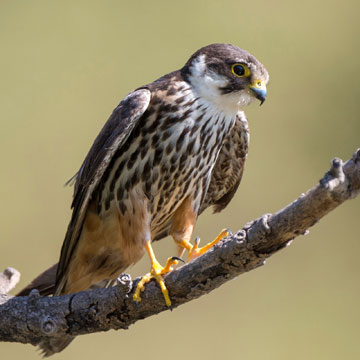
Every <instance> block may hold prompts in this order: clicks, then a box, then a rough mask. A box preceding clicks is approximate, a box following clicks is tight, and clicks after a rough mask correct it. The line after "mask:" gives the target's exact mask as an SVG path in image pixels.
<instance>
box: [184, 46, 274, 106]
mask: <svg viewBox="0 0 360 360" xmlns="http://www.w3.org/2000/svg"><path fill="white" fill-rule="evenodd" d="M181 72H182V74H183V76H184V77H185V79H186V80H187V81H188V82H190V83H191V85H192V87H193V88H194V90H195V92H196V93H197V94H198V96H200V97H202V98H203V99H205V100H206V101H208V102H210V103H213V104H214V105H215V106H216V107H217V108H219V110H223V111H230V112H237V111H238V110H239V109H242V108H243V107H244V106H245V105H248V104H249V103H251V102H252V101H253V100H254V99H258V100H259V101H260V104H262V103H263V102H264V101H265V99H266V84H267V82H268V80H269V75H268V72H267V71H266V69H265V67H264V65H262V64H261V63H260V62H259V61H258V60H257V59H256V58H255V57H254V56H252V55H251V54H249V53H248V52H247V51H245V50H242V49H240V48H238V47H236V46H233V45H229V44H212V45H208V46H206V47H203V48H201V49H200V50H198V51H197V52H196V53H195V54H193V55H192V56H191V58H190V59H189V61H188V62H187V63H186V64H185V66H184V67H183V68H182V70H181Z"/></svg>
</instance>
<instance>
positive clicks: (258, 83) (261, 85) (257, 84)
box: [250, 80, 266, 90]
mask: <svg viewBox="0 0 360 360" xmlns="http://www.w3.org/2000/svg"><path fill="white" fill-rule="evenodd" d="M250 87H252V88H256V89H260V90H261V89H266V85H265V82H264V81H262V80H254V81H253V82H252V84H251V85H250Z"/></svg>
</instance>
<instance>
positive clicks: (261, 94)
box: [249, 80, 267, 105]
mask: <svg viewBox="0 0 360 360" xmlns="http://www.w3.org/2000/svg"><path fill="white" fill-rule="evenodd" d="M249 89H250V90H251V92H252V94H253V95H254V96H255V97H256V98H257V99H258V100H260V105H262V104H263V103H264V101H265V100H266V94H267V91H266V85H265V82H264V81H262V80H255V81H254V82H253V83H252V84H251V85H249Z"/></svg>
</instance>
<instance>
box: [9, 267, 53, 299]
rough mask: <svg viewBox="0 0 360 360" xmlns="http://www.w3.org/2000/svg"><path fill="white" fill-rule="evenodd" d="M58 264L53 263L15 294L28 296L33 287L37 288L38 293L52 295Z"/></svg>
mask: <svg viewBox="0 0 360 360" xmlns="http://www.w3.org/2000/svg"><path fill="white" fill-rule="evenodd" d="M57 267H58V264H57V263H56V264H54V265H53V266H51V267H50V268H49V269H47V270H45V271H44V272H42V273H41V274H40V275H39V276H37V277H36V278H35V279H34V280H33V281H32V282H31V283H30V284H29V285H27V286H25V287H24V288H23V289H22V290H21V291H20V292H19V293H17V294H16V296H28V295H29V294H30V292H31V290H33V289H37V290H39V293H40V295H43V296H48V295H53V294H54V291H55V280H56V271H57Z"/></svg>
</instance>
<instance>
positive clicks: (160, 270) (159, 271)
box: [133, 257, 183, 307]
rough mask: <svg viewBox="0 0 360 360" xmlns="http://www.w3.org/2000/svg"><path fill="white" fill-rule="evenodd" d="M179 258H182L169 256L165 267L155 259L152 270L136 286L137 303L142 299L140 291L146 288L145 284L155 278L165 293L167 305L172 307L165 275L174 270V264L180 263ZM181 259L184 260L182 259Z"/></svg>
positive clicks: (135, 298)
mask: <svg viewBox="0 0 360 360" xmlns="http://www.w3.org/2000/svg"><path fill="white" fill-rule="evenodd" d="M178 259H180V258H177V257H172V258H169V259H168V260H167V262H166V265H165V266H164V267H162V266H161V265H160V264H159V263H158V262H157V261H156V259H155V260H154V261H153V264H152V266H151V270H150V272H149V273H147V274H146V275H144V276H143V277H142V278H141V280H140V281H139V282H138V284H137V286H136V290H135V293H134V295H133V300H134V301H135V302H136V303H139V302H140V301H141V296H140V293H141V292H142V291H144V290H145V284H147V283H148V282H150V281H151V280H152V279H155V280H156V281H157V283H158V284H159V286H160V289H161V292H162V293H163V296H164V299H165V303H166V305H167V306H168V307H170V306H171V300H170V297H169V292H168V290H167V288H166V286H165V281H164V279H163V275H165V274H167V273H168V272H170V271H172V266H173V265H176V264H177V263H178ZM180 260H182V259H180ZM182 261H183V260H182Z"/></svg>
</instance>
